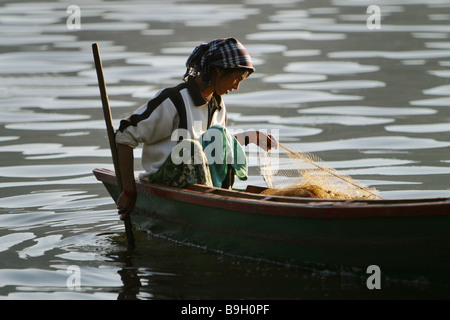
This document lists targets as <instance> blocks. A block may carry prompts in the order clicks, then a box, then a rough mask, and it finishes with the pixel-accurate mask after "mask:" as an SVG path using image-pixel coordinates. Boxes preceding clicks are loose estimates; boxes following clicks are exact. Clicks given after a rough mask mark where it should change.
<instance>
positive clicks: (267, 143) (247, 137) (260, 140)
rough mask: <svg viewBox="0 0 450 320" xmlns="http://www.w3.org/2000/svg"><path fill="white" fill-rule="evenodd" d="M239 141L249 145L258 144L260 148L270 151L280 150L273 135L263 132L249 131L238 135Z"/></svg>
mask: <svg viewBox="0 0 450 320" xmlns="http://www.w3.org/2000/svg"><path fill="white" fill-rule="evenodd" d="M236 139H238V141H240V142H241V141H242V142H243V143H242V142H241V144H243V145H248V144H249V143H253V144H256V145H257V146H258V147H260V148H262V149H264V150H265V151H269V150H271V149H278V141H277V139H275V137H274V136H272V135H271V134H268V133H265V132H261V131H247V132H245V133H241V134H238V135H236Z"/></svg>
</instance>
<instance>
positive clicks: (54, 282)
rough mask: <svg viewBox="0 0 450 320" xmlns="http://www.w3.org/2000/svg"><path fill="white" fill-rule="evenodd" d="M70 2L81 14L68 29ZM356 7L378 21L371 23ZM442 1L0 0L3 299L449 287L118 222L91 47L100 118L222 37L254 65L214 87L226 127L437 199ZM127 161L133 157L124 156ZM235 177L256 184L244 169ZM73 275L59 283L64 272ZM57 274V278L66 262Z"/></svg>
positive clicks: (170, 78) (330, 295)
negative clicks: (101, 78) (102, 90)
mask: <svg viewBox="0 0 450 320" xmlns="http://www.w3.org/2000/svg"><path fill="white" fill-rule="evenodd" d="M69 5H78V6H79V8H80V10H81V20H80V21H81V25H80V29H69V28H68V25H67V21H68V18H69V15H70V13H68V12H67V8H68V7H69ZM369 5H379V6H380V9H381V14H382V19H381V29H374V30H371V29H369V28H367V24H366V20H367V18H368V14H367V13H366V10H367V7H368V6H369ZM449 7H450V3H449V2H448V1H447V0H434V1H426V0H416V1H411V0H409V1H403V0H379V1H375V0H370V1H369V0H367V1H340V0H320V1H317V0H314V1H312V0H304V1H296V0H286V1H266V0H246V1H214V2H213V3H212V2H206V1H176V0H172V1H156V0H155V1H140V0H130V1H120V2H119V1H100V0H95V1H71V2H69V1H47V2H39V1H26V0H25V1H20V2H19V1H2V2H1V3H0V153H1V160H0V191H1V192H0V298H1V299H311V298H313V299H335V298H385V299H386V298H387V299H389V298H448V297H449V296H450V295H449V293H450V291H449V290H448V288H447V287H441V286H440V285H439V284H430V283H429V282H427V280H426V279H414V280H413V281H399V280H395V279H394V280H393V279H384V280H383V281H384V282H383V287H382V289H381V290H378V291H373V290H368V289H367V287H366V283H365V281H366V275H365V274H361V273H359V274H352V273H351V272H347V271H342V272H338V273H333V272H331V271H326V270H325V271H323V270H322V271H319V270H311V269H297V268H289V267H286V266H279V265H273V264H270V263H266V262H261V261H252V260H246V259H241V258H236V257H229V256H226V255H221V254H217V253H212V252H207V251H204V250H201V249H199V248H190V247H184V246H180V245H178V244H174V243H171V242H168V241H164V240H158V239H153V238H150V237H149V236H147V235H146V234H141V233H138V234H136V237H137V248H136V250H135V251H134V252H132V253H130V252H128V251H127V250H126V244H125V241H124V236H125V235H124V229H123V225H122V223H121V222H120V221H119V220H118V218H117V214H116V212H115V205H114V204H113V203H112V200H111V199H110V197H109V195H108V194H107V192H106V190H105V189H104V188H103V187H102V185H101V184H99V183H98V182H97V181H96V180H95V178H94V177H93V176H92V173H91V170H92V169H93V168H96V167H104V168H112V164H111V159H110V151H109V145H108V141H107V137H106V131H105V129H104V122H103V116H102V111H101V102H100V99H99V92H98V87H97V82H96V74H95V71H94V66H93V61H92V52H91V44H92V43H94V42H97V43H99V46H100V53H101V57H102V60H103V67H104V73H105V78H106V82H107V85H108V94H109V97H110V104H111V108H112V113H113V118H114V125H115V126H117V124H118V121H119V120H120V119H121V118H122V117H124V116H126V115H128V114H129V113H131V112H132V111H133V110H134V109H135V108H137V107H139V106H140V105H142V104H143V103H145V102H146V101H147V100H148V99H150V98H151V97H152V96H153V95H154V93H155V92H157V91H158V90H160V89H161V88H164V87H166V86H170V85H174V84H177V83H178V82H180V78H181V76H182V75H183V73H184V71H185V70H184V63H185V60H186V58H187V56H188V55H189V53H190V52H191V51H192V49H193V48H194V47H195V46H196V45H198V44H199V43H201V42H206V41H209V40H211V39H214V38H218V37H226V36H234V37H237V38H238V39H239V40H241V41H242V42H243V43H244V44H245V45H246V47H247V48H248V50H249V52H250V54H251V55H252V57H253V59H254V63H255V67H256V70H257V72H255V73H254V74H253V75H252V76H251V77H250V78H249V79H248V80H245V81H244V82H243V83H242V85H241V88H240V90H239V91H238V92H233V93H232V94H230V95H229V96H226V97H225V102H226V103H227V106H228V110H229V126H230V128H236V129H245V128H254V129H258V128H259V129H266V130H277V133H278V134H279V139H280V141H281V142H282V143H285V144H287V145H291V146H293V147H295V148H297V149H301V150H303V151H306V152H311V153H314V154H316V155H318V156H320V157H321V158H322V159H323V160H325V161H326V162H327V164H329V165H331V166H333V167H335V168H337V169H339V170H342V171H343V172H344V173H346V174H350V175H351V176H355V178H357V179H358V180H360V181H362V182H364V183H365V184H367V185H369V186H374V187H376V188H377V189H378V190H379V191H380V195H381V196H382V197H383V198H387V199H391V198H424V197H449V196H450V187H449V183H448V181H449V178H450V169H449V163H450V152H449V150H450V148H449V147H450V127H449V124H448V123H449V119H450V111H449V110H450V109H449V106H450V97H449V95H450V94H449V92H450V90H449V85H448V78H449V77H450V72H449V66H450V60H449V59H450V26H449V25H448V14H446V13H445V12H447V11H448V10H449ZM135 157H136V165H135V167H136V168H137V169H138V170H139V168H140V164H139V160H140V154H139V150H136V152H135ZM250 173H251V176H250V178H249V180H248V181H247V182H245V183H244V182H240V181H239V182H237V184H236V186H237V187H245V186H246V184H247V183H252V184H258V185H264V180H263V179H262V178H261V176H260V175H259V172H258V170H257V168H256V166H255V165H251V167H250ZM73 266H76V267H78V268H79V270H80V272H81V286H80V287H79V288H77V287H75V288H74V287H70V283H69V284H68V282H67V281H68V279H69V276H70V270H72V269H71V267H73ZM68 271H69V273H68Z"/></svg>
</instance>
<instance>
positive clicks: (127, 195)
mask: <svg viewBox="0 0 450 320" xmlns="http://www.w3.org/2000/svg"><path fill="white" fill-rule="evenodd" d="M135 204H136V193H132V192H129V191H124V192H122V193H121V194H120V196H119V199H117V209H118V210H119V214H120V220H125V219H126V218H127V216H128V215H129V214H130V213H131V211H132V210H133V208H134V205H135Z"/></svg>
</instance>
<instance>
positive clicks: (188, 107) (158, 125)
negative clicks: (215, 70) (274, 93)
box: [116, 80, 227, 180]
mask: <svg viewBox="0 0 450 320" xmlns="http://www.w3.org/2000/svg"><path fill="white" fill-rule="evenodd" d="M211 100H212V101H211V102H210V103H208V102H207V101H206V99H205V98H204V97H203V95H202V93H201V91H200V89H199V88H198V86H197V85H196V84H195V82H194V81H192V80H188V81H187V82H184V83H181V84H180V85H178V86H176V87H173V88H168V89H165V90H161V91H160V92H158V93H157V94H156V95H155V97H154V98H153V99H152V100H150V101H149V102H148V103H146V104H145V105H143V106H141V107H140V108H138V109H137V110H136V111H135V112H134V114H133V115H131V116H130V117H128V118H126V119H123V120H122V121H121V123H120V127H119V129H118V130H117V132H116V143H119V144H125V145H128V146H130V147H132V148H136V147H137V146H138V145H139V143H143V147H142V159H141V162H142V167H143V169H144V170H145V172H143V173H141V174H140V175H139V178H140V179H142V180H145V179H146V178H147V177H148V176H149V175H151V174H153V173H155V172H156V171H158V169H159V168H160V167H161V165H162V164H163V163H164V161H165V160H166V159H167V157H168V156H170V153H171V151H172V148H173V147H174V146H175V145H176V144H177V142H178V135H177V134H174V135H172V133H173V132H174V131H176V129H179V128H181V129H186V133H185V134H186V135H188V136H187V138H190V139H195V140H199V139H200V137H201V135H202V134H203V133H204V132H205V131H206V130H207V129H208V128H209V127H210V126H212V125H215V124H220V125H224V126H225V125H226V114H227V111H226V107H225V104H224V103H223V101H222V99H221V97H220V96H218V95H214V98H213V99H211ZM184 110H185V112H183V111H184ZM184 138H186V136H185V137H184Z"/></svg>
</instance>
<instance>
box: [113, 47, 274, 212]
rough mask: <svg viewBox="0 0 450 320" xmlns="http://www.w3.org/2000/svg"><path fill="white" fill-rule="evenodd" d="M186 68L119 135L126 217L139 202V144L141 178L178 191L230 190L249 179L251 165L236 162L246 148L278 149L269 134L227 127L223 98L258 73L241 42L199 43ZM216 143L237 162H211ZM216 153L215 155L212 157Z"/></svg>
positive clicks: (128, 120) (123, 123)
mask: <svg viewBox="0 0 450 320" xmlns="http://www.w3.org/2000/svg"><path fill="white" fill-rule="evenodd" d="M186 67H187V70H186V73H185V75H184V82H183V83H181V84H180V85H178V86H176V87H173V88H167V89H165V90H162V91H160V92H159V93H157V94H156V96H155V98H153V99H152V100H150V101H149V102H148V103H147V104H145V105H143V106H142V107H140V108H139V109H137V110H136V111H135V113H134V114H133V115H132V116H130V117H129V118H126V119H124V120H122V121H121V124H120V127H119V130H118V131H117V133H116V143H117V149H118V155H119V166H120V170H121V173H122V184H123V189H124V191H123V192H122V194H121V195H120V197H119V199H118V201H117V205H118V208H119V214H120V215H121V219H124V218H125V217H126V216H127V215H128V214H129V213H130V212H131V210H132V209H133V207H134V204H135V201H136V186H135V180H134V168H133V162H134V159H133V149H134V148H135V147H137V145H138V144H139V143H143V149H142V165H143V168H144V170H145V173H143V174H141V175H140V179H141V180H147V181H150V182H153V183H160V184H165V185H170V186H176V187H184V186H186V185H187V184H190V183H201V184H206V185H210V186H219V187H224V188H229V187H231V186H232V184H233V182H234V176H235V175H236V176H238V178H240V179H243V180H244V179H246V169H247V168H246V165H247V164H246V162H245V161H244V163H237V161H235V160H236V159H235V158H236V156H237V155H239V154H242V147H241V146H240V144H244V145H247V144H249V143H254V144H256V145H258V146H260V147H262V148H264V149H265V150H268V149H270V148H271V147H277V146H278V143H277V141H276V140H275V139H274V138H273V137H272V136H270V135H267V134H265V133H262V132H257V131H253V132H245V133H240V134H236V135H235V136H231V135H230V132H229V131H228V130H227V129H226V128H225V126H226V108H225V104H224V102H223V100H222V98H221V96H222V95H224V94H228V93H230V92H231V91H233V90H238V89H239V85H240V83H241V82H242V81H243V80H244V79H246V78H247V77H248V76H250V74H252V73H253V72H254V70H255V68H254V67H253V64H252V60H251V57H250V55H249V54H248V52H247V50H246V49H245V47H244V46H243V45H242V44H241V43H240V42H239V41H238V40H236V39H234V38H226V39H216V40H213V41H211V42H209V43H207V44H201V45H199V46H198V47H196V48H195V49H194V51H193V52H192V54H191V55H190V56H189V58H188V60H187V62H186ZM213 129H214V130H215V131H214V132H212V130H213ZM180 136H181V137H182V139H179V138H180ZM211 136H214V139H210V137H211ZM207 137H209V138H207ZM211 141H212V142H211ZM236 141H239V143H236ZM213 142H214V144H215V148H214V150H215V151H214V152H213V153H214V155H216V154H217V153H218V152H219V151H220V148H222V147H223V150H226V151H231V154H232V157H234V158H233V159H234V161H228V159H225V158H224V160H227V161H226V163H224V162H220V161H219V162H218V163H210V162H209V163H208V155H207V154H205V152H204V151H206V149H207V148H208V147H209V146H210V145H209V144H211V143H213ZM218 143H219V146H220V147H219V148H217V146H218ZM213 153H209V158H211V155H212V154H213ZM226 154H227V152H225V157H227V155H226ZM180 159H182V160H183V161H180ZM241 162H242V161H241Z"/></svg>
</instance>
